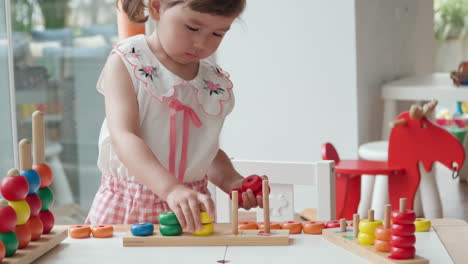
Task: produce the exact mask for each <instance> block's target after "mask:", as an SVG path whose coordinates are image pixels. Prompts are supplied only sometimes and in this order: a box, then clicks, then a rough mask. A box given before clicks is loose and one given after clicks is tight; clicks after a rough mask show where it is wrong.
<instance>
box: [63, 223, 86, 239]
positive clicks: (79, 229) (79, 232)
mask: <svg viewBox="0 0 468 264" xmlns="http://www.w3.org/2000/svg"><path fill="white" fill-rule="evenodd" d="M68 235H69V236H70V237H71V238H78V239H81V238H88V237H90V235H91V228H90V227H89V226H87V225H73V226H70V227H69V228H68Z"/></svg>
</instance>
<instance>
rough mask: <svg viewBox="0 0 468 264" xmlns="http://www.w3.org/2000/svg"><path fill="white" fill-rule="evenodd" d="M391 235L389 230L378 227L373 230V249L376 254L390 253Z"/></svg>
mask: <svg viewBox="0 0 468 264" xmlns="http://www.w3.org/2000/svg"><path fill="white" fill-rule="evenodd" d="M391 235H392V232H391V229H390V228H385V227H384V226H379V227H377V228H376V229H375V240H374V248H375V251H377V252H390V247H391V245H390V237H391Z"/></svg>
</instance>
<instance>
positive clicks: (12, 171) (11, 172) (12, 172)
mask: <svg viewBox="0 0 468 264" xmlns="http://www.w3.org/2000/svg"><path fill="white" fill-rule="evenodd" d="M7 176H20V174H19V171H18V170H17V169H10V170H8V173H7Z"/></svg>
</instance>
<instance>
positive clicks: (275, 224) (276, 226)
mask: <svg viewBox="0 0 468 264" xmlns="http://www.w3.org/2000/svg"><path fill="white" fill-rule="evenodd" d="M264 225H265V223H263V222H260V223H258V229H261V230H263V229H264ZM270 229H271V230H274V229H281V225H280V223H278V222H270Z"/></svg>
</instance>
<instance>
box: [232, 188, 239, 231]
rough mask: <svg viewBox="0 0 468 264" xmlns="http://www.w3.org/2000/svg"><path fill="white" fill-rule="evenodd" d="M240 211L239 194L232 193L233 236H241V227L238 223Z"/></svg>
mask: <svg viewBox="0 0 468 264" xmlns="http://www.w3.org/2000/svg"><path fill="white" fill-rule="evenodd" d="M238 210H239V192H237V191H233V192H232V214H231V217H232V219H231V223H232V234H233V235H238V234H239V227H238V226H237V225H238V222H239V215H238V213H239V212H238Z"/></svg>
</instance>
